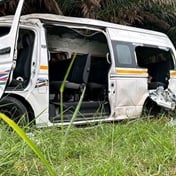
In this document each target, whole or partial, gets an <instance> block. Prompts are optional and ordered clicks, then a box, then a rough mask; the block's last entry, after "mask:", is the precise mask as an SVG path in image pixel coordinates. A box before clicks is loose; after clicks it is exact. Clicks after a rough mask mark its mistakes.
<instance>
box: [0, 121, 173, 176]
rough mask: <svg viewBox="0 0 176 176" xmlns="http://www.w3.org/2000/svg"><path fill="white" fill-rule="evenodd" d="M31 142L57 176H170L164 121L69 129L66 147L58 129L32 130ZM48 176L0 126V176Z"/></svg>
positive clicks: (170, 143)
mask: <svg viewBox="0 0 176 176" xmlns="http://www.w3.org/2000/svg"><path fill="white" fill-rule="evenodd" d="M32 131H33V132H32V133H30V134H29V135H30V137H31V138H32V139H33V141H35V143H36V144H37V145H38V147H39V148H40V150H41V151H42V153H43V154H44V156H45V157H46V159H47V160H48V161H49V162H50V164H51V166H52V167H53V168H54V169H55V170H56V172H57V174H58V175H59V176H126V175H127V176H137V175H139V176H149V175H152V176H154V175H155V176H156V175H159V176H162V175H163V176H175V175H176V126H175V127H170V126H168V125H167V120H166V119H165V118H161V119H155V120H148V119H146V120H139V121H136V122H134V123H128V122H127V123H115V124H113V123H111V124H99V125H97V126H93V127H89V128H77V127H72V128H71V130H70V132H69V135H68V137H67V138H66V141H65V144H64V145H61V144H62V142H61V141H63V138H62V136H63V135H62V130H61V129H60V128H56V127H55V128H48V129H47V128H45V129H33V130H32ZM23 175H28V176H47V175H49V174H48V173H47V170H46V168H45V167H44V166H43V165H42V163H41V161H40V160H39V159H38V158H37V156H36V155H35V154H34V153H33V152H32V150H31V149H30V148H29V147H28V146H27V145H26V144H25V143H24V142H23V141H22V140H21V139H20V138H19V137H18V136H17V134H16V133H14V132H12V131H10V130H9V127H7V126H6V125H2V124H1V125H0V176H23Z"/></svg>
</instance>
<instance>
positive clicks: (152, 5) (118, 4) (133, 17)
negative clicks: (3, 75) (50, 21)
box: [0, 0, 176, 45]
mask: <svg viewBox="0 0 176 176" xmlns="http://www.w3.org/2000/svg"><path fill="white" fill-rule="evenodd" d="M17 2H18V0H3V1H2V0H1V1H0V15H7V14H14V11H15V9H16V5H17ZM36 12H40V13H54V14H59V15H66V16H77V17H88V18H96V19H101V20H105V21H110V22H114V23H118V24H125V25H130V26H136V27H142V28H147V29H153V30H158V31H162V32H165V33H167V34H168V35H169V36H170V38H171V39H172V41H173V42H175V45H176V1H175V0H167V1H166V0H150V1H148V0H26V1H25V4H24V8H23V12H22V13H23V14H27V13H36Z"/></svg>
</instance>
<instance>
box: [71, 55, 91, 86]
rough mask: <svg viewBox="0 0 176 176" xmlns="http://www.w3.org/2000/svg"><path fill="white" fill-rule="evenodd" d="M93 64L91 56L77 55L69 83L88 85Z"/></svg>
mask: <svg viewBox="0 0 176 176" xmlns="http://www.w3.org/2000/svg"><path fill="white" fill-rule="evenodd" d="M90 64H91V55H90V54H85V55H77V56H76V58H75V61H74V63H73V66H72V69H71V71H70V74H69V78H68V81H70V82H74V83H78V84H81V83H85V84H87V81H88V77H89V71H90Z"/></svg>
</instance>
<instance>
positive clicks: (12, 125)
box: [0, 113, 56, 176]
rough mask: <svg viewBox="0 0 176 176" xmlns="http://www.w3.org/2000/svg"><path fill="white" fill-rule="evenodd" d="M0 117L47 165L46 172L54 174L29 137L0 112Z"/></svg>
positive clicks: (54, 175)
mask: <svg viewBox="0 0 176 176" xmlns="http://www.w3.org/2000/svg"><path fill="white" fill-rule="evenodd" d="M0 118H1V119H3V120H4V121H5V122H6V123H7V124H8V125H9V126H10V127H11V128H12V129H13V130H14V131H15V132H16V133H17V134H18V135H19V136H20V137H21V138H22V139H23V140H24V141H25V142H26V143H27V145H28V146H29V147H30V148H31V149H32V150H33V151H34V153H35V154H36V155H37V156H38V157H39V158H40V160H41V161H42V163H43V164H44V165H45V166H46V167H47V169H48V172H49V174H50V175H51V176H56V173H55V171H54V170H53V169H52V167H51V166H50V164H49V163H48V162H47V160H46V159H45V157H44V156H43V154H42V153H41V151H40V150H39V149H38V147H37V146H36V145H35V143H33V142H32V141H31V140H30V139H29V137H28V136H27V135H26V133H25V132H24V131H23V130H22V129H21V128H20V127H19V126H18V125H17V124H16V123H15V122H14V121H13V120H11V119H10V118H8V117H7V116H6V115H4V114H2V113H0Z"/></svg>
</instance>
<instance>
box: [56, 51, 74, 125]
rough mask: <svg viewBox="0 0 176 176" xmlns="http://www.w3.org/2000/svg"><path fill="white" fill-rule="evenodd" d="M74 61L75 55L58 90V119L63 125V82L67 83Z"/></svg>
mask: <svg viewBox="0 0 176 176" xmlns="http://www.w3.org/2000/svg"><path fill="white" fill-rule="evenodd" d="M75 59H76V53H74V55H73V58H72V60H71V62H70V64H69V67H68V69H67V72H66V74H65V76H64V80H63V82H62V84H61V87H60V89H59V91H60V117H61V123H63V119H64V117H63V115H64V114H63V92H64V87H65V82H66V81H67V78H68V76H69V73H70V70H71V68H72V66H73V63H74V61H75Z"/></svg>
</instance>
